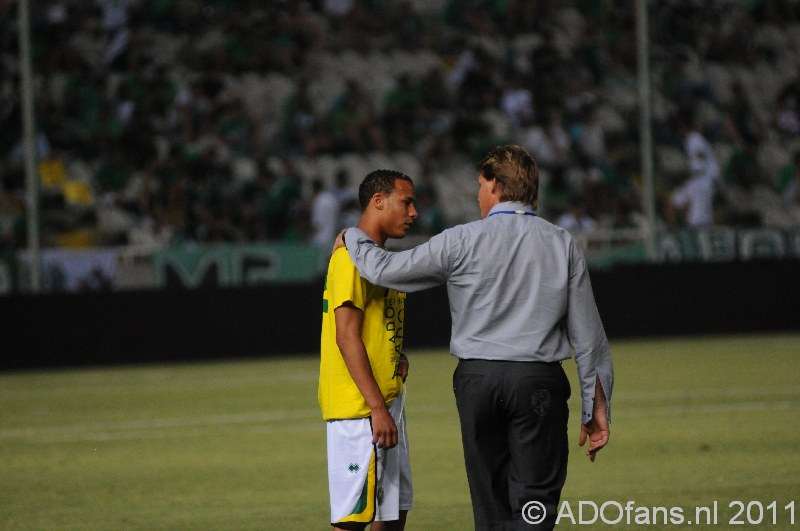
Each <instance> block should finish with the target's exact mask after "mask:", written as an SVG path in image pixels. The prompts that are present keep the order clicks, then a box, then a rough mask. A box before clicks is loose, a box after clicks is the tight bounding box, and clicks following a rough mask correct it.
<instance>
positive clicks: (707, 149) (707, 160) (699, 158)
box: [677, 115, 720, 182]
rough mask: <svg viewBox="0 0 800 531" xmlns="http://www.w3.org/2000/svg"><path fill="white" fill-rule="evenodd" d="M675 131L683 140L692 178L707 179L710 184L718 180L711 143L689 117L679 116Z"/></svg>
mask: <svg viewBox="0 0 800 531" xmlns="http://www.w3.org/2000/svg"><path fill="white" fill-rule="evenodd" d="M677 129H678V131H680V134H681V137H682V139H683V150H684V152H685V154H686V159H687V163H688V166H689V171H690V172H691V175H692V176H702V177H707V178H708V179H710V180H711V181H712V182H716V181H717V180H718V179H719V178H720V167H719V162H717V156H716V154H715V153H714V148H713V147H711V143H710V142H709V141H708V140H706V137H705V136H703V134H702V133H701V132H700V131H699V130H698V129H697V127H696V126H695V124H694V119H693V117H692V116H690V115H679V116H678V122H677Z"/></svg>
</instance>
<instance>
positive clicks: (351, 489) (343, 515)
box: [327, 419, 377, 530]
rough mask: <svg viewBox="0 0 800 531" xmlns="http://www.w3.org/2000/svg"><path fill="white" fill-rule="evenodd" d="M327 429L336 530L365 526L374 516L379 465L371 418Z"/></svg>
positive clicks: (341, 422) (329, 425) (332, 423)
mask: <svg viewBox="0 0 800 531" xmlns="http://www.w3.org/2000/svg"><path fill="white" fill-rule="evenodd" d="M327 428H328V434H327V435H328V489H329V494H330V504H331V525H332V526H333V527H334V529H346V530H361V529H365V528H366V526H367V524H369V523H370V522H371V521H372V519H373V518H374V516H375V491H376V483H377V466H376V456H375V447H374V445H373V444H372V427H371V425H370V422H369V419H352V420H337V421H330V422H328V423H327Z"/></svg>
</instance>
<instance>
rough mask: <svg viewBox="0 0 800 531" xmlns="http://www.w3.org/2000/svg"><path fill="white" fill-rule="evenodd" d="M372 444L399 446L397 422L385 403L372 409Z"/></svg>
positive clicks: (386, 446)
mask: <svg viewBox="0 0 800 531" xmlns="http://www.w3.org/2000/svg"><path fill="white" fill-rule="evenodd" d="M372 444H377V445H378V447H379V448H394V447H395V446H397V424H395V422H394V419H393V418H392V416H391V415H390V414H389V410H388V409H387V408H386V405H385V404H384V406H383V407H379V408H376V409H373V410H372Z"/></svg>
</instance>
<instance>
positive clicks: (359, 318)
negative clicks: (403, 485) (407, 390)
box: [334, 302, 397, 448]
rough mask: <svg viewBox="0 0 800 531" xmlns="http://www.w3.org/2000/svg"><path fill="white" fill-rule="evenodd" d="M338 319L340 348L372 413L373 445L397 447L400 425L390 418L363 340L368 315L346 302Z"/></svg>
mask: <svg viewBox="0 0 800 531" xmlns="http://www.w3.org/2000/svg"><path fill="white" fill-rule="evenodd" d="M334 315H335V316H336V344H337V345H338V347H339V350H340V351H341V353H342V358H343V359H344V363H345V365H346V366H347V370H348V371H349V372H350V377H351V378H353V382H355V384H356V387H358V390H359V391H361V395H362V396H363V397H364V400H365V401H366V402H367V405H368V406H369V408H370V409H371V411H372V443H373V444H378V445H379V446H382V447H384V448H392V447H394V446H396V445H397V425H396V424H395V422H394V419H393V418H392V416H391V415H390V414H389V409H388V408H387V407H386V401H385V400H384V399H383V393H381V390H380V387H378V382H376V381H375V375H374V374H372V366H371V365H370V363H369V357H368V356H367V349H366V347H365V346H364V341H363V340H362V339H361V325H362V324H363V322H364V313H363V312H362V311H361V310H359V309H358V308H356V307H355V306H353V305H352V303H350V302H345V303H344V304H342V305H341V306H339V307H338V308H336V309H335V310H334Z"/></svg>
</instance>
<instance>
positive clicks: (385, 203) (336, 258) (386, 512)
mask: <svg viewBox="0 0 800 531" xmlns="http://www.w3.org/2000/svg"><path fill="white" fill-rule="evenodd" d="M358 196H359V202H360V203H361V209H362V213H361V219H360V221H359V224H358V226H359V228H361V229H362V230H363V231H364V232H365V233H366V234H368V235H369V236H370V238H372V239H373V240H374V241H376V242H378V243H379V244H381V245H383V244H384V243H385V242H386V240H387V239H388V238H402V237H403V236H405V234H406V233H407V232H408V230H409V228H410V227H411V225H412V223H413V222H414V219H415V218H416V216H417V211H416V209H415V207H414V185H413V182H412V181H411V179H410V178H409V177H408V176H406V175H404V174H402V173H399V172H395V171H390V170H376V171H373V172H371V173H370V174H369V175H367V176H366V177H365V178H364V181H363V182H362V183H361V185H360V187H359V193H358ZM405 298H406V296H405V293H402V292H398V291H396V290H393V289H386V288H382V287H379V286H375V285H373V284H371V283H369V282H367V281H366V280H364V279H363V278H361V275H360V274H359V272H358V270H357V269H356V268H355V266H354V265H353V262H352V261H351V259H350V256H349V255H348V254H347V249H345V248H339V249H337V250H335V251H334V252H333V254H332V256H331V259H330V263H329V265H328V274H327V277H326V280H325V290H324V295H323V306H322V338H321V359H320V376H319V404H320V407H321V409H322V418H323V419H324V420H325V421H327V440H328V482H329V490H330V504H331V525H332V526H333V528H334V529H349V530H352V529H355V530H361V529H365V528H366V526H367V524H369V523H370V522H373V520H374V523H373V524H372V526H371V529H372V530H402V529H403V528H404V526H405V520H406V513H407V512H408V510H409V509H410V508H411V500H412V489H411V467H410V464H409V456H408V438H407V435H406V429H405V412H404V410H403V399H404V381H405V377H406V375H407V374H408V360H407V359H406V357H405V356H404V355H403V352H402V348H403V324H404V316H405V314H404V310H405Z"/></svg>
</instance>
